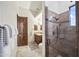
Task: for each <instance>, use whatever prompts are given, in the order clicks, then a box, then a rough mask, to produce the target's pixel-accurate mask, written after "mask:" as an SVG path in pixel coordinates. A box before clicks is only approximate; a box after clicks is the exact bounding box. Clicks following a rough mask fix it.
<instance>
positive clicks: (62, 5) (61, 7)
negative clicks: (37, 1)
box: [45, 1, 75, 14]
mask: <svg viewBox="0 0 79 59" xmlns="http://www.w3.org/2000/svg"><path fill="white" fill-rule="evenodd" d="M74 4H75V2H70V1H46V2H45V5H46V6H47V7H48V9H49V10H51V11H53V12H55V13H57V14H61V13H63V12H65V11H68V10H69V7H70V6H72V5H74Z"/></svg>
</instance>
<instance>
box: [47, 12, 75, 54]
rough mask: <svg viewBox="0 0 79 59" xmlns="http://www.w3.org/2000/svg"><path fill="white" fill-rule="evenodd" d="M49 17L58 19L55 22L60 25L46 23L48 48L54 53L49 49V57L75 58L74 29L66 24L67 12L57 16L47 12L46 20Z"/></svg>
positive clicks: (67, 19)
mask: <svg viewBox="0 0 79 59" xmlns="http://www.w3.org/2000/svg"><path fill="white" fill-rule="evenodd" d="M51 15H52V16H55V17H58V18H59V20H58V21H57V22H59V23H60V25H59V23H51V22H48V39H49V41H50V43H49V46H50V47H51V48H52V49H55V51H56V52H55V51H52V49H51V50H50V48H49V56H57V55H61V56H75V55H76V53H75V45H76V43H75V40H76V27H74V26H70V24H69V22H68V21H69V12H68V11H67V12H64V13H62V14H59V15H58V14H56V13H54V12H51V11H48V18H49V17H50V16H51ZM57 28H58V30H57ZM57 36H58V38H57Z"/></svg>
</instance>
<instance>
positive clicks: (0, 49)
mask: <svg viewBox="0 0 79 59" xmlns="http://www.w3.org/2000/svg"><path fill="white" fill-rule="evenodd" d="M2 56H3V29H2V28H0V57H2Z"/></svg>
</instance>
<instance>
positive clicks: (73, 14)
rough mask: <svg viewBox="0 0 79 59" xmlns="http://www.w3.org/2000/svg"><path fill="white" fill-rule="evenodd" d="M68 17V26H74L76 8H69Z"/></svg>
mask: <svg viewBox="0 0 79 59" xmlns="http://www.w3.org/2000/svg"><path fill="white" fill-rule="evenodd" d="M69 13H70V16H69V21H70V26H76V6H75V5H73V6H70V10H69Z"/></svg>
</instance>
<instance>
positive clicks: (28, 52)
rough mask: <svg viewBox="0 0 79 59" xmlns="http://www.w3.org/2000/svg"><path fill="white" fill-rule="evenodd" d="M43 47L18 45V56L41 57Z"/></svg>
mask: <svg viewBox="0 0 79 59" xmlns="http://www.w3.org/2000/svg"><path fill="white" fill-rule="evenodd" d="M41 56H42V49H41V48H40V47H39V48H36V49H34V50H32V49H31V48H30V47H29V46H21V47H17V55H16V57H41Z"/></svg>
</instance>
